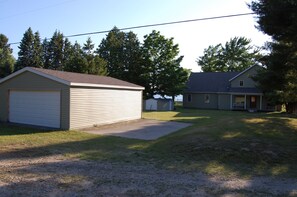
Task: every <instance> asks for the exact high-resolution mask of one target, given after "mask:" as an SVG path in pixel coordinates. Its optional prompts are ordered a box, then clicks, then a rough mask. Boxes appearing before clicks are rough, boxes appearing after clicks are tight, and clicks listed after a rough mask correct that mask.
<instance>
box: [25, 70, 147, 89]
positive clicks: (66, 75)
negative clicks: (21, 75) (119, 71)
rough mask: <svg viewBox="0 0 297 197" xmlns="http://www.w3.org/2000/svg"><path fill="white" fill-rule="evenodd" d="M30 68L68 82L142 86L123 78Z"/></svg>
mask: <svg viewBox="0 0 297 197" xmlns="http://www.w3.org/2000/svg"><path fill="white" fill-rule="evenodd" d="M30 69H33V70H36V71H39V72H42V73H44V74H46V75H50V76H53V77H56V78H59V79H62V80H65V81H68V82H70V83H86V84H98V85H110V86H124V87H134V88H142V87H141V86H139V85H136V84H133V83H129V82H126V81H123V80H119V79H115V78H112V77H106V76H99V75H91V74H81V73H73V72H64V71H57V70H49V69H42V68H35V67H30Z"/></svg>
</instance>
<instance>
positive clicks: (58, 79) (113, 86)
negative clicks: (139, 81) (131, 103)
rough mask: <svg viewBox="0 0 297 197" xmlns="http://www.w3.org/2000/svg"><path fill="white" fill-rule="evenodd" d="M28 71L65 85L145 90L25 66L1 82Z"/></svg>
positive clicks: (0, 81) (1, 80) (0, 80)
mask: <svg viewBox="0 0 297 197" xmlns="http://www.w3.org/2000/svg"><path fill="white" fill-rule="evenodd" d="M26 71H29V72H32V73H35V74H37V75H40V76H42V77H45V78H48V79H51V80H53V81H56V82H59V83H62V84H65V85H68V86H81V87H98V88H117V89H130V90H144V87H131V86H118V85H105V84H94V83H74V82H69V81H66V80H63V79H60V78H58V77H55V76H52V75H49V74H46V73H43V72H40V71H38V70H35V69H32V68H30V67H25V68H23V69H21V70H18V71H16V72H14V73H12V74H11V75H8V76H7V77H5V78H3V79H0V84H1V83H3V82H5V81H7V80H9V79H11V78H13V77H15V76H17V75H19V74H22V73H24V72H26Z"/></svg>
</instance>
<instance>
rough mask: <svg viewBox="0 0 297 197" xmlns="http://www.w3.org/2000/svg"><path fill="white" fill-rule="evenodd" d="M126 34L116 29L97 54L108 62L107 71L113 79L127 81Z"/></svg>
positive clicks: (109, 34)
mask: <svg viewBox="0 0 297 197" xmlns="http://www.w3.org/2000/svg"><path fill="white" fill-rule="evenodd" d="M124 45H125V33H124V32H122V31H120V30H119V29H118V28H117V27H114V28H113V29H112V30H111V31H110V32H109V33H108V34H107V36H106V38H104V39H102V41H101V43H100V45H99V47H98V49H97V50H96V53H97V54H98V55H99V56H100V57H101V58H103V59H104V60H105V61H106V62H107V70H108V73H109V75H110V76H111V77H115V78H118V79H123V80H125V77H126V76H125V74H124V73H125V61H124V59H125V58H124V56H125V54H124V49H125V46H124Z"/></svg>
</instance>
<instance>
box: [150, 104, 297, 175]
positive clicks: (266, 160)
mask: <svg viewBox="0 0 297 197" xmlns="http://www.w3.org/2000/svg"><path fill="white" fill-rule="evenodd" d="M233 113H234V114H233ZM202 115H204V116H209V117H210V118H209V119H208V121H207V122H205V121H204V120H198V122H196V123H197V124H195V125H193V126H192V127H189V128H187V129H184V130H182V131H180V132H177V133H175V134H172V135H171V136H168V137H167V138H166V137H165V138H162V139H160V140H158V141H157V142H156V143H154V144H153V145H152V146H150V147H149V149H150V151H151V152H154V153H155V156H156V158H157V159H160V160H162V158H168V161H165V162H164V164H163V165H164V166H167V167H170V168H172V167H173V168H174V166H175V167H176V168H185V169H186V170H191V169H200V170H203V171H204V172H206V173H210V174H223V175H227V176H228V175H236V176H249V177H250V176H259V175H269V176H289V177H297V166H296V165H295V164H296V163H297V157H296V156H295V155H296V152H297V121H296V120H294V119H292V118H290V117H291V116H289V117H288V116H286V115H285V116H283V115H280V114H264V113H257V114H250V113H246V112H223V113H221V112H218V111H209V110H201V112H197V116H198V117H200V116H202ZM177 116H180V117H183V116H184V114H182V113H181V114H178V115H177ZM169 155H170V156H169ZM165 156H166V157H165ZM170 158H173V159H170ZM177 161H179V162H177Z"/></svg>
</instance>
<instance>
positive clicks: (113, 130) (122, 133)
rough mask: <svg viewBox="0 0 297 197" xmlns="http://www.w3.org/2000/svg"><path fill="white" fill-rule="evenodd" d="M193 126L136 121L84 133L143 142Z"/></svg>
mask: <svg viewBox="0 0 297 197" xmlns="http://www.w3.org/2000/svg"><path fill="white" fill-rule="evenodd" d="M191 125H192V124H190V123H182V122H172V121H158V120H149V119H140V120H136V121H128V122H122V123H116V124H111V125H105V126H99V127H92V128H87V129H83V130H82V131H84V132H87V133H92V134H100V135H113V136H119V137H126V138H134V139H141V140H155V139H158V138H160V137H162V136H165V135H168V134H170V133H173V132H176V131H178V130H180V129H183V128H185V127H188V126H191Z"/></svg>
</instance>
